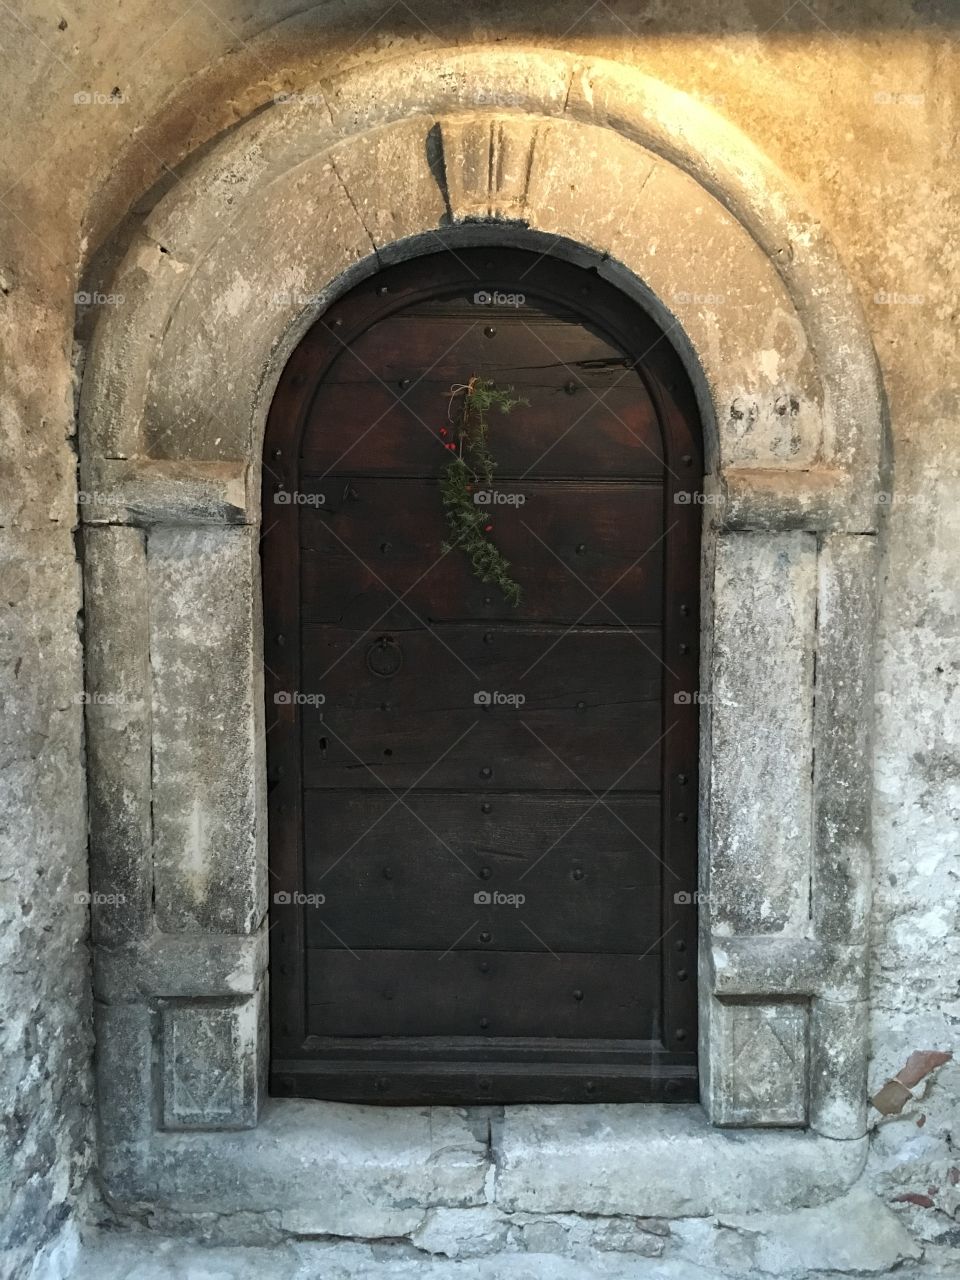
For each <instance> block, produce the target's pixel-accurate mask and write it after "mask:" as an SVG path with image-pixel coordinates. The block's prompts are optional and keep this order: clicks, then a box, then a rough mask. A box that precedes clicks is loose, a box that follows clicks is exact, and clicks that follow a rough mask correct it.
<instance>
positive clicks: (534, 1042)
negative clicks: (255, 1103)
mask: <svg viewBox="0 0 960 1280" xmlns="http://www.w3.org/2000/svg"><path fill="white" fill-rule="evenodd" d="M478 377H479V378H483V379H487V380H489V381H491V382H492V383H493V384H494V385H495V386H496V387H497V388H500V389H506V388H511V387H512V388H513V389H514V394H515V395H516V396H517V397H520V398H522V399H523V400H525V401H526V403H525V404H521V405H518V406H516V407H515V408H514V409H513V410H512V411H511V412H510V413H509V414H506V415H500V414H497V413H496V412H494V413H493V414H492V415H491V417H490V430H489V443H490V448H491V452H492V453H493V455H494V458H495V459H496V462H497V466H498V470H497V472H496V478H495V483H494V496H493V497H492V498H491V500H490V502H489V503H487V504H485V507H486V512H487V514H488V515H489V519H488V521H487V524H489V526H491V527H490V528H489V529H488V530H485V533H486V536H488V537H489V538H490V539H491V540H492V541H493V542H494V543H495V544H496V545H497V546H498V547H499V548H500V550H501V551H502V553H503V554H504V555H505V556H506V558H507V560H508V561H509V565H510V574H511V576H512V577H513V579H514V580H515V581H516V582H517V583H518V585H519V587H520V589H521V592H522V596H521V600H520V602H519V604H513V603H511V602H510V600H509V599H508V598H507V597H506V595H505V594H504V592H503V591H502V590H501V589H500V588H499V587H497V586H495V585H493V584H490V583H484V582H482V581H480V580H479V579H478V577H477V576H476V574H475V573H474V572H473V570H472V568H471V565H470V562H469V560H468V558H467V556H466V555H465V554H464V553H463V551H462V550H460V549H459V547H457V546H454V547H453V548H452V549H448V550H446V551H444V549H443V548H444V544H445V542H446V541H447V540H448V539H449V537H450V531H449V529H448V526H447V520H446V515H445V511H444V506H443V503H442V499H441V492H440V477H441V474H442V473H443V471H444V469H445V467H446V466H447V465H448V463H449V461H450V456H451V455H450V451H449V450H447V449H446V447H445V446H446V445H447V444H449V443H450V442H451V439H452V438H453V437H454V436H455V434H456V432H455V426H454V423H455V420H456V408H457V405H458V404H459V403H461V400H460V399H459V398H458V397H457V396H455V397H454V400H453V408H454V423H452V422H451V419H450V417H449V414H448V410H449V407H450V396H451V392H452V391H453V389H454V388H456V387H462V386H464V385H466V384H468V383H469V381H470V379H472V378H478ZM701 477H702V457H701V445H700V437H699V431H698V428H697V419H696V415H695V411H694V408H693V400H692V395H691V392H690V389H689V385H688V383H687V381H686V378H685V376H684V374H683V371H682V368H681V366H680V364H679V361H678V359H677V357H676V355H675V353H674V352H673V351H672V349H671V347H670V345H669V342H668V341H667V340H666V339H665V337H664V336H663V334H662V333H661V331H660V330H659V329H658V328H657V327H656V326H655V325H654V323H653V322H652V321H651V320H650V319H649V317H648V316H647V315H646V314H645V313H644V312H643V311H642V310H641V309H640V308H639V307H638V306H637V305H636V304H634V303H633V302H631V301H629V300H628V299H627V298H626V297H625V296H624V295H622V294H621V293H620V292H619V291H617V290H616V289H614V288H613V287H612V286H611V285H609V284H608V283H605V282H604V281H603V280H601V279H600V278H599V276H598V275H597V274H596V273H595V272H594V271H590V270H585V269H583V268H580V267H576V266H573V265H570V264H568V263H564V262H560V261H557V260H555V259H553V258H550V257H546V256H537V255H534V254H532V253H525V252H521V251H498V252H496V253H491V252H490V251H489V250H471V251H466V252H459V253H458V254H456V255H454V254H451V253H440V254H436V255H432V256H428V257H423V258H420V259H417V260H415V261H412V262H408V263H405V264H403V265H401V266H397V267H394V268H391V269H389V270H386V271H384V272H382V273H380V274H378V275H377V276H376V277H374V278H373V279H371V280H368V281H367V282H366V283H364V284H362V285H360V286H358V287H357V288H355V289H354V290H353V291H352V292H351V293H350V294H348V295H347V296H345V297H344V298H342V299H341V300H339V301H338V302H337V303H336V304H335V305H334V306H332V307H331V308H330V309H329V311H328V312H327V313H326V314H325V316H324V317H323V319H322V320H321V321H320V322H318V324H317V325H316V326H315V327H314V328H313V329H312V330H311V332H310V333H309V334H308V336H307V337H306V338H305V339H304V340H303V342H302V343H301V345H300V346H299V348H298V349H297V351H296V352H295V353H294V355H293V357H292V358H291V360H290V362H289V364H288V366H287V369H286V370H285V372H284V375H283V377H282V379H281V382H280V386H279V388H278V391H277V394H276V398H275V401H274V405H273V407H272V410H271V415H270V421H269V425H268V432H267V443H266V454H265V470H264V497H263V570H264V595H265V645H266V673H267V675H266V686H267V723H268V772H269V781H270V846H271V899H272V906H271V910H272V921H273V928H272V930H271V935H270V936H271V943H272V951H271V990H272V995H271V1000H272V1041H273V1043H272V1064H273V1065H272V1075H271V1081H272V1088H273V1091H274V1092H276V1093H281V1094H299V1095H303V1096H312V1097H324V1098H344V1099H358V1100H376V1101H382V1102H394V1103H401V1102H422V1101H438V1102H453V1101H459V1102H482V1101H514V1100H531V1101H532V1100H557V1101H574V1100H588V1099H601V1098H606V1099H639V1100H647V1099H649V1100H672V1099H676V1100H681V1099H688V1098H691V1097H694V1096H696V1057H695V1046H696V1025H695V1009H696V1003H695V990H694V986H695V983H694V975H695V971H696V960H695V945H696V909H695V906H694V904H693V901H692V899H693V895H694V890H695V885H696V879H695V866H696V796H697V786H696V767H697V720H698V715H697V712H698V707H697V698H696V693H695V691H696V688H697V670H698V655H697V635H698V594H697V593H698V577H699V572H698V570H699V528H700V521H699V510H700V508H699V505H698V503H697V501H696V496H695V495H696V493H697V490H698V488H699V483H700V480H701Z"/></svg>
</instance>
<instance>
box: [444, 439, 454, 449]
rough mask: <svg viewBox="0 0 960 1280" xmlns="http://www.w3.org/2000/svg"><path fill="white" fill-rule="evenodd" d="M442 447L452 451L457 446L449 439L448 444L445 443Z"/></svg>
mask: <svg viewBox="0 0 960 1280" xmlns="http://www.w3.org/2000/svg"><path fill="white" fill-rule="evenodd" d="M443 447H444V448H445V449H453V450H454V451H456V448H457V446H456V445H455V444H454V443H453V441H452V440H451V441H450V443H449V444H445V445H444V446H443Z"/></svg>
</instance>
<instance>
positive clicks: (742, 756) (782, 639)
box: [705, 533, 817, 935]
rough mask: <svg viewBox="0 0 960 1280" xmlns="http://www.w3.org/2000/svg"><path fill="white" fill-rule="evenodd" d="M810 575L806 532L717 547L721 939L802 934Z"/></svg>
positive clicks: (716, 822) (808, 795)
mask: <svg viewBox="0 0 960 1280" xmlns="http://www.w3.org/2000/svg"><path fill="white" fill-rule="evenodd" d="M816 572H817V543H816V538H815V537H813V536H812V535H810V534H806V533H784V534H765V533H756V534H727V535H725V536H722V537H721V538H720V539H719V541H718V544H717V549H716V567H715V572H714V580H713V583H712V608H713V615H714V619H713V622H714V626H713V648H712V667H713V685H712V688H711V689H710V690H709V699H710V733H711V754H710V759H709V762H708V767H709V774H710V785H709V792H708V794H709V812H708V813H707V814H706V815H705V826H706V835H707V841H708V844H707V847H708V849H709V853H710V862H709V866H708V868H707V871H708V877H707V879H708V886H707V887H708V890H709V900H708V902H707V903H706V914H707V915H708V916H709V919H710V921H711V922H712V927H713V929H714V930H715V932H717V933H718V934H721V935H723V934H740V933H745V934H761V933H781V932H782V933H796V934H803V933H805V932H806V931H807V923H808V918H809V902H810V864H811V829H812V814H811V809H812V800H813V796H812V785H811V766H812V760H813V670H814V644H815V632H816Z"/></svg>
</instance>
